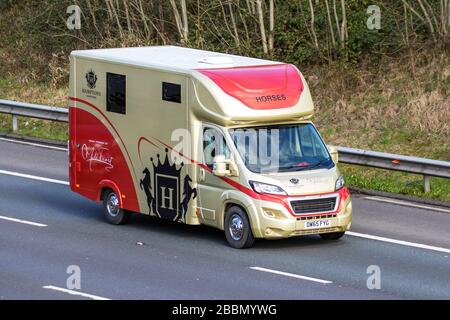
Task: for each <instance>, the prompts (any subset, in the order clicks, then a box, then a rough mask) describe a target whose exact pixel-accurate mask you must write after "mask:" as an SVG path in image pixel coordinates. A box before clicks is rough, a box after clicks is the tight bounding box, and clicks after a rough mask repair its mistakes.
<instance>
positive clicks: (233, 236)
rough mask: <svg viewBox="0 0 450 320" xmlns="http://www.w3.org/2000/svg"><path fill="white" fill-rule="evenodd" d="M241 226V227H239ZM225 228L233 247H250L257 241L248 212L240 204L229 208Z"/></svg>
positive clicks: (226, 235) (229, 242)
mask: <svg viewBox="0 0 450 320" xmlns="http://www.w3.org/2000/svg"><path fill="white" fill-rule="evenodd" d="M239 226H240V228H237V227H239ZM224 229H225V237H226V238H227V241H228V244H229V245H230V246H231V247H233V248H236V249H243V248H250V247H251V246H253V244H254V243H255V237H254V236H253V232H252V228H251V225H250V221H249V219H248V217H247V214H246V213H245V211H244V210H242V208H240V207H238V206H231V207H230V208H228V210H227V212H226V213H225V225H224ZM232 230H234V231H232Z"/></svg>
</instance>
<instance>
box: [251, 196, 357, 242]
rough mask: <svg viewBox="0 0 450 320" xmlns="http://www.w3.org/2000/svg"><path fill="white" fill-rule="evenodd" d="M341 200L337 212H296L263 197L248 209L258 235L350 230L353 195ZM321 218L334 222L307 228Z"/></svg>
mask: <svg viewBox="0 0 450 320" xmlns="http://www.w3.org/2000/svg"><path fill="white" fill-rule="evenodd" d="M341 201H342V202H341V203H340V205H339V208H338V210H337V211H335V212H329V213H322V214H298V215H295V214H293V213H292V212H289V211H288V210H287V209H286V207H285V206H283V205H281V204H277V203H274V202H269V201H264V200H259V201H257V202H256V203H255V204H254V205H252V206H251V208H248V211H249V213H250V219H251V225H252V231H253V235H254V236H255V237H257V238H266V239H278V238H288V237H294V236H300V235H306V234H321V233H330V232H343V231H346V230H348V229H349V228H350V226H351V223H352V202H351V198H350V195H348V196H347V197H346V198H345V199H342V200H341ZM320 220H329V221H330V224H329V225H328V226H326V227H321V228H314V229H308V228H306V227H305V222H307V221H309V222H311V221H320Z"/></svg>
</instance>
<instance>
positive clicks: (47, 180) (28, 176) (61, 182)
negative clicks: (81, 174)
mask: <svg viewBox="0 0 450 320" xmlns="http://www.w3.org/2000/svg"><path fill="white" fill-rule="evenodd" d="M0 174H6V175H9V176H15V177H21V178H26V179H32V180H39V181H45V182H51V183H57V184H63V185H66V186H68V185H69V182H67V181H62V180H56V179H50V178H44V177H39V176H33V175H31V174H24V173H18V172H13V171H7V170H0Z"/></svg>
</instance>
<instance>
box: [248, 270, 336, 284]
mask: <svg viewBox="0 0 450 320" xmlns="http://www.w3.org/2000/svg"><path fill="white" fill-rule="evenodd" d="M250 269H252V270H256V271H262V272H269V273H274V274H278V275H281V276H286V277H291V278H297V279H302V280H308V281H314V282H318V283H322V284H330V283H333V281H329V280H322V279H317V278H311V277H306V276H301V275H299V274H294V273H288V272H283V271H277V270H272V269H266V268H261V267H250Z"/></svg>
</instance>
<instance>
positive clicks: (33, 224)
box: [0, 216, 48, 227]
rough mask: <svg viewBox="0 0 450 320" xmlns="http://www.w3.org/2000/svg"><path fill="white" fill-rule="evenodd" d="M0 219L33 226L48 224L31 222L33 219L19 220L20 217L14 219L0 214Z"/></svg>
mask: <svg viewBox="0 0 450 320" xmlns="http://www.w3.org/2000/svg"><path fill="white" fill-rule="evenodd" d="M0 219H2V220H7V221H12V222H18V223H23V224H29V225H30V226H35V227H48V225H46V224H43V223H37V222H33V221H27V220H21V219H16V218H11V217H5V216H0Z"/></svg>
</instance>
